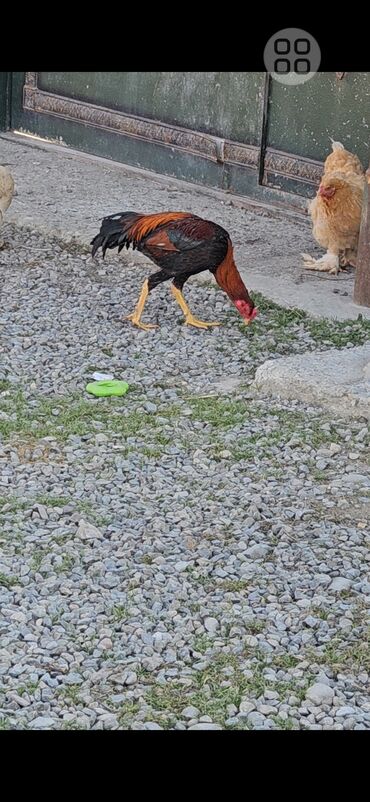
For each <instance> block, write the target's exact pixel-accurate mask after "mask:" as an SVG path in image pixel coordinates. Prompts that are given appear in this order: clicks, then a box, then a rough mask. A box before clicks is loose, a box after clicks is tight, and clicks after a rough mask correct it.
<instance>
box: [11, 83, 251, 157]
mask: <svg viewBox="0 0 370 802" xmlns="http://www.w3.org/2000/svg"><path fill="white" fill-rule="evenodd" d="M23 107H24V109H26V110H27V111H32V112H35V113H38V114H50V115H53V116H55V117H62V118H63V119H65V120H70V121H73V122H79V123H83V124H84V125H91V126H93V127H94V128H103V129H105V130H107V131H112V132H114V133H118V134H121V135H125V136H130V137H137V138H139V139H144V140H147V141H149V142H151V143H153V142H156V143H158V144H159V145H165V146H167V147H171V148H177V149H178V150H184V151H186V152H187V153H194V154H195V155H198V156H202V157H203V158H206V159H210V160H211V161H214V162H218V163H221V164H223V163H225V162H228V163H234V164H239V165H241V166H244V167H248V168H251V169H254V170H257V168H258V164H259V148H258V147H256V146H255V145H244V144H242V143H239V142H231V141H229V140H224V139H222V138H221V137H217V136H212V135H210V134H203V133H201V132H199V131H191V130H188V129H186V128H180V127H178V126H173V125H168V124H167V123H162V122H158V121H156V120H149V119H147V118H145V117H135V116H133V115H131V114H125V113H124V112H117V111H113V110H112V109H108V108H105V107H104V106H96V105H94V104H90V103H85V102H84V101H80V100H74V99H72V98H67V97H63V96H61V95H53V94H51V93H50V92H44V91H42V90H40V89H38V87H37V73H30V72H28V73H26V81H25V85H24V87H23Z"/></svg>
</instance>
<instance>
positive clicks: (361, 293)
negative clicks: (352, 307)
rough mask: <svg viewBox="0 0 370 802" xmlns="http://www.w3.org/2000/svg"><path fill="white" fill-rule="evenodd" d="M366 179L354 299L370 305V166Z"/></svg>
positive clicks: (362, 304) (356, 302)
mask: <svg viewBox="0 0 370 802" xmlns="http://www.w3.org/2000/svg"><path fill="white" fill-rule="evenodd" d="M366 179H367V180H366V184H365V192H364V200H363V206H362V217H361V227H360V236H359V240H358V249H357V260H356V275H355V290H354V294H353V300H354V302H355V304H360V306H369V307H370V187H369V185H370V167H369V169H368V170H367V171H366Z"/></svg>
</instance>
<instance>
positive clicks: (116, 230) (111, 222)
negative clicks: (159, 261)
mask: <svg viewBox="0 0 370 802" xmlns="http://www.w3.org/2000/svg"><path fill="white" fill-rule="evenodd" d="M139 217H141V215H140V214H137V212H121V213H119V214H111V215H109V216H108V217H104V218H103V222H102V224H101V226H100V231H99V234H97V235H96V237H94V239H93V240H91V242H90V245H92V246H93V247H92V252H91V254H92V256H95V254H96V252H97V250H98V249H99V248H101V249H102V252H103V257H104V256H105V252H106V250H107V248H117V246H118V252H120V251H121V250H122V248H123V247H124V246H125V245H126V248H129V247H130V245H131V244H132V246H133V248H135V247H136V243H135V242H132V241H131V239H130V236H129V235H128V230H129V228H130V226H131V225H132V223H134V222H136V221H137V220H138V219H139Z"/></svg>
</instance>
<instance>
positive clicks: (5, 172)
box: [0, 165, 14, 248]
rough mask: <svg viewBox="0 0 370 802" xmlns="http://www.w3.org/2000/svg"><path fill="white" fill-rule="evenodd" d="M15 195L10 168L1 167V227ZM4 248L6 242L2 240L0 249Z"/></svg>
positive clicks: (0, 240)
mask: <svg viewBox="0 0 370 802" xmlns="http://www.w3.org/2000/svg"><path fill="white" fill-rule="evenodd" d="M13 195H14V181H13V177H12V174H11V172H10V170H9V167H7V166H2V165H0V227H1V224H2V222H3V216H4V212H6V210H7V209H8V208H9V206H10V204H11V202H12V200H13ZM3 247H4V240H2V239H0V248H3Z"/></svg>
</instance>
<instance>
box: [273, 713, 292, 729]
mask: <svg viewBox="0 0 370 802" xmlns="http://www.w3.org/2000/svg"><path fill="white" fill-rule="evenodd" d="M271 718H272V720H273V721H274V722H275V724H277V726H278V727H279V729H280V730H293V729H294V727H295V728H296V729H297V725H296V724H294V721H292V719H291V718H281V716H271Z"/></svg>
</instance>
